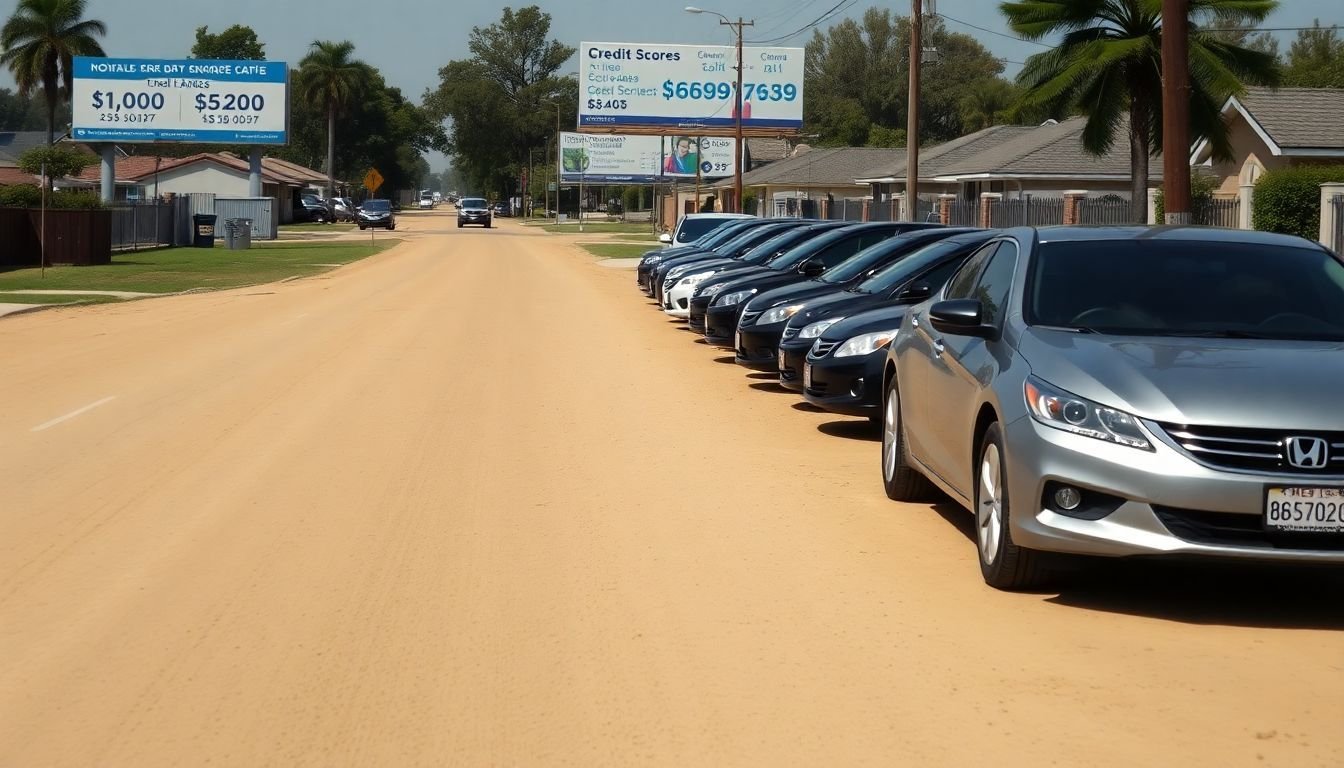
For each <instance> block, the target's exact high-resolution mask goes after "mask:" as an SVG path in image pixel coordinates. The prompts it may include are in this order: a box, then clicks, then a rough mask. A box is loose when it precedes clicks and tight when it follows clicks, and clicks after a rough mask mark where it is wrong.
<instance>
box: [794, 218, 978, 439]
mask: <svg viewBox="0 0 1344 768" xmlns="http://www.w3.org/2000/svg"><path fill="white" fill-rule="evenodd" d="M994 234H995V233H994V232H992V231H980V232H976V233H972V234H966V235H958V236H954V237H949V238H946V239H944V240H940V241H938V242H936V243H933V244H930V245H925V246H923V247H921V248H919V249H918V250H916V251H914V252H912V253H908V254H907V255H905V256H904V257H903V258H900V259H899V260H897V261H896V262H894V263H893V264H892V265H890V266H889V267H887V268H886V269H883V270H881V271H880V272H878V273H877V274H876V275H874V276H872V277H871V278H870V279H868V280H865V281H863V282H862V283H860V284H859V286H863V287H859V286H855V288H854V289H853V290H854V291H855V293H860V294H861V295H864V296H868V297H881V300H880V301H877V302H863V301H860V302H854V303H852V304H851V305H850V306H848V307H846V308H843V309H839V310H838V311H834V312H833V313H829V314H827V316H826V317H825V318H824V319H821V320H816V321H812V320H809V319H800V320H799V323H800V325H801V327H800V326H798V325H794V324H793V321H792V320H790V321H789V325H788V326H787V328H786V329H785V333H786V334H787V335H788V336H789V338H788V339H786V340H784V341H782V342H780V345H779V353H778V354H779V367H778V371H779V379H780V384H781V385H783V386H785V387H786V388H788V389H798V390H801V391H802V393H803V398H804V399H805V400H807V402H809V403H811V404H812V405H815V406H817V407H819V408H823V409H825V410H828V411H833V412H835V413H843V414H848V415H850V416H866V417H868V418H869V419H872V420H873V421H880V420H881V412H882V371H883V369H884V368H885V367H886V362H887V345H888V344H889V343H890V342H891V340H892V339H893V338H895V336H896V329H898V328H900V326H901V320H902V319H903V318H904V317H905V313H906V312H907V311H909V309H910V307H911V306H912V305H914V304H917V303H919V302H921V301H923V300H925V299H927V298H928V297H929V296H931V295H932V294H933V293H935V292H937V291H938V290H941V289H942V287H943V284H944V283H946V282H947V279H948V278H949V277H951V275H952V273H953V272H955V271H956V270H957V268H959V267H960V266H961V264H962V262H964V261H965V260H966V258H967V257H968V256H970V254H971V253H972V252H974V251H975V250H976V249H977V248H979V247H980V246H982V245H984V244H985V242H986V241H988V240H989V239H990V237H992V236H993V235H994ZM846 295H847V296H848V295H850V294H849V293H848V292H847V293H846ZM873 307H875V308H873ZM833 309H835V308H834V307H833ZM795 317H797V316H796V315H795ZM799 371H801V375H799Z"/></svg>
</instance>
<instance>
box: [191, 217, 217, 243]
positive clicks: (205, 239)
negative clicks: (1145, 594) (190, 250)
mask: <svg viewBox="0 0 1344 768" xmlns="http://www.w3.org/2000/svg"><path fill="white" fill-rule="evenodd" d="M191 220H192V223H193V225H194V226H195V231H196V234H195V236H194V237H193V238H192V241H191V244H192V246H194V247H196V248H214V247H215V215H214V214H212V213H198V214H196V215H194V216H192V217H191Z"/></svg>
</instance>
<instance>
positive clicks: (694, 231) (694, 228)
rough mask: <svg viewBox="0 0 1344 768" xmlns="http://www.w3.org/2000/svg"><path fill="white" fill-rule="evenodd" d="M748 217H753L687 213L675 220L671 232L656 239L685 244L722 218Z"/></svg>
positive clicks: (715, 225) (718, 222)
mask: <svg viewBox="0 0 1344 768" xmlns="http://www.w3.org/2000/svg"><path fill="white" fill-rule="evenodd" d="M749 218H754V217H753V216H751V215H749V214H745V213H688V214H686V215H684V216H682V217H681V218H680V219H678V220H677V226H676V228H675V229H673V230H672V232H664V233H663V234H661V235H659V236H658V241H659V242H661V243H663V244H665V245H685V244H687V243H690V242H693V241H695V240H698V239H699V238H700V236H701V235H703V234H705V233H706V232H708V231H709V230H711V229H713V228H714V227H717V226H718V225H719V224H720V223H721V222H723V221H724V220H727V219H749Z"/></svg>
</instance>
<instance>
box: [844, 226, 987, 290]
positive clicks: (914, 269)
mask: <svg viewBox="0 0 1344 768" xmlns="http://www.w3.org/2000/svg"><path fill="white" fill-rule="evenodd" d="M989 237H990V236H989V235H988V234H985V235H980V236H975V237H951V238H948V239H946V240H938V241H937V242H934V243H928V242H927V241H923V242H921V241H918V240H916V241H915V242H913V243H912V242H910V241H908V240H905V241H897V242H896V243H890V244H889V245H891V247H892V250H891V251H889V252H888V254H887V255H888V256H891V255H893V254H895V253H898V252H900V251H902V250H904V251H908V253H906V254H905V255H904V256H900V257H899V258H897V260H896V261H895V262H893V263H891V264H888V265H887V266H885V267H883V268H882V269H881V271H879V272H877V274H875V275H873V276H872V277H870V278H868V279H867V280H864V281H863V282H861V283H859V284H858V285H856V286H854V290H856V291H858V292H860V293H876V294H881V293H887V292H888V291H892V290H895V289H896V288H899V287H901V286H902V285H905V284H906V283H907V282H909V281H910V278H912V277H914V276H915V275H918V274H920V273H921V272H923V271H924V270H926V269H928V268H930V267H932V266H934V265H936V264H938V263H939V262H941V261H942V260H943V259H946V258H948V257H949V256H952V255H954V254H956V253H957V252H959V251H966V250H968V249H969V248H970V247H972V246H975V245H979V244H980V243H983V242H985V241H986V240H988V239H989Z"/></svg>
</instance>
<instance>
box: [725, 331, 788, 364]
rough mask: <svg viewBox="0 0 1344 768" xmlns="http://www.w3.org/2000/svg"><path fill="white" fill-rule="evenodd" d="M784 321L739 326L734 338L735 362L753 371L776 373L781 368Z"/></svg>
mask: <svg viewBox="0 0 1344 768" xmlns="http://www.w3.org/2000/svg"><path fill="white" fill-rule="evenodd" d="M783 335H784V323H774V324H772V325H767V326H760V325H752V326H748V327H746V328H738V330H737V335H736V336H735V337H734V338H733V348H734V351H735V352H736V354H735V356H734V358H733V359H734V362H736V363H737V364H738V365H741V366H744V367H746V368H750V369H752V370H753V371H766V372H768V373H774V372H775V371H777V370H779V340H780V338H781V337H782V336H783Z"/></svg>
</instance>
